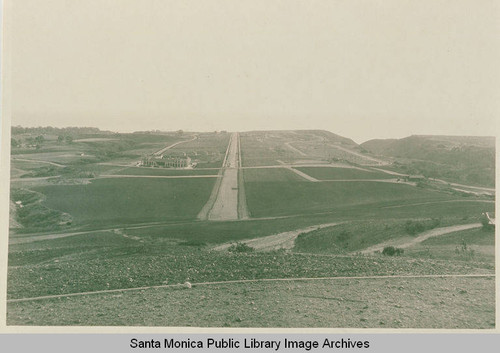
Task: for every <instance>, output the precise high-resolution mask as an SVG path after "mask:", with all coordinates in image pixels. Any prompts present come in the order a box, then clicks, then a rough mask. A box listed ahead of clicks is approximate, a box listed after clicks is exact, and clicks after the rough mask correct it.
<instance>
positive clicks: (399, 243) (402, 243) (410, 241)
mask: <svg viewBox="0 0 500 353" xmlns="http://www.w3.org/2000/svg"><path fill="white" fill-rule="evenodd" d="M481 226H482V224H481V223H472V224H462V225H457V226H451V227H441V228H435V229H431V230H429V231H427V232H424V233H422V234H421V235H419V236H418V237H410V236H408V237H404V238H400V239H392V240H390V241H387V242H384V243H380V244H377V245H374V246H371V247H369V248H367V249H365V250H363V251H361V253H362V254H369V253H372V252H375V251H382V250H383V249H384V247H386V246H395V247H398V248H408V247H410V246H412V245H415V244H418V243H421V242H423V241H424V240H427V239H429V238H432V237H437V236H440V235H444V234H448V233H453V232H459V231H462V230H467V229H473V228H480V227H481Z"/></svg>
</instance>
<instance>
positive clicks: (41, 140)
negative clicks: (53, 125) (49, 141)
mask: <svg viewBox="0 0 500 353" xmlns="http://www.w3.org/2000/svg"><path fill="white" fill-rule="evenodd" d="M35 141H36V143H37V144H39V145H41V144H42V143H43V142H44V141H45V137H43V135H38V136H37V137H35Z"/></svg>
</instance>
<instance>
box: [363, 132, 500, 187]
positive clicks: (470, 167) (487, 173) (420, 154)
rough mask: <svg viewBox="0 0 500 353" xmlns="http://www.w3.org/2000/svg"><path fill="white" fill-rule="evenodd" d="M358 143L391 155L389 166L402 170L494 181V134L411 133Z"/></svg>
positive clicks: (456, 179)
mask: <svg viewBox="0 0 500 353" xmlns="http://www.w3.org/2000/svg"><path fill="white" fill-rule="evenodd" d="M361 147H362V148H364V149H365V150H367V151H369V152H372V153H374V154H377V155H382V156H387V157H391V158H394V163H393V166H392V167H393V168H394V170H397V171H401V172H403V173H408V174H423V175H424V176H426V177H430V178H443V179H445V180H448V181H451V182H458V183H464V184H467V183H468V184H471V185H479V186H488V187H493V186H494V184H495V182H494V181H495V168H494V165H495V138H494V137H477V136H429V135H413V136H409V137H406V138H402V139H387V140H370V141H366V142H364V143H362V144H361Z"/></svg>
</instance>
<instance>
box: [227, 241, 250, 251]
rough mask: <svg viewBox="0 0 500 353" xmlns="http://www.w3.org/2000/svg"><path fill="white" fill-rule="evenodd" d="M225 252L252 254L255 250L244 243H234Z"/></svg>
mask: <svg viewBox="0 0 500 353" xmlns="http://www.w3.org/2000/svg"><path fill="white" fill-rule="evenodd" d="M227 250H228V251H230V252H252V251H254V250H255V249H254V248H252V247H251V246H248V245H247V244H245V243H236V244H233V245H231V246H230V247H229V248H228V249H227Z"/></svg>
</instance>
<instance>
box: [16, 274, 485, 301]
mask: <svg viewBox="0 0 500 353" xmlns="http://www.w3.org/2000/svg"><path fill="white" fill-rule="evenodd" d="M489 277H495V274H494V273H471V274H442V275H381V276H352V277H350V276H338V277H300V278H293V277H289V278H263V279H240V280H233V281H215V282H198V283H193V284H192V286H193V287H196V286H210V285H221V284H242V283H255V282H296V281H332V280H380V279H390V278H399V279H407V278H489ZM176 287H185V285H184V284H163V285H156V286H144V287H133V288H120V289H105V290H97V291H93V292H79V293H68V294H55V295H44V296H40V297H31V298H16V299H7V300H6V302H7V303H20V302H28V301H35V300H45V299H57V298H67V297H77V296H86V295H93V294H107V293H119V292H132V291H142V290H147V289H159V288H176Z"/></svg>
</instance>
